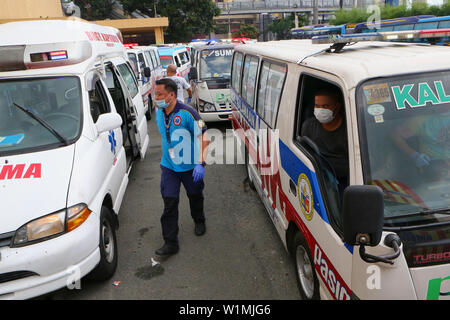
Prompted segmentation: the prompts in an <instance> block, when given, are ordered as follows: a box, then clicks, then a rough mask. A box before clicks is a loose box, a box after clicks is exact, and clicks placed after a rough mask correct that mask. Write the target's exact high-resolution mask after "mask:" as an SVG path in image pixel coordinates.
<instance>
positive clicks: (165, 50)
mask: <svg viewBox="0 0 450 320" xmlns="http://www.w3.org/2000/svg"><path fill="white" fill-rule="evenodd" d="M158 52H159V55H160V57H161V62H162V65H163V68H164V71H163V72H164V76H166V75H167V66H169V65H171V64H174V65H176V66H177V74H176V75H177V76H178V77H183V78H185V79H186V80H188V75H189V71H190V70H191V59H190V57H189V53H188V51H187V48H186V46H178V45H167V46H158Z"/></svg>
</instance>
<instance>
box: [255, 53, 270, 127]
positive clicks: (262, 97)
mask: <svg viewBox="0 0 450 320" xmlns="http://www.w3.org/2000/svg"><path fill="white" fill-rule="evenodd" d="M269 71H270V63H268V62H267V61H264V62H263V64H262V68H261V75H260V76H259V90H258V103H257V108H256V110H257V112H258V114H259V116H260V117H261V118H263V119H264V118H265V109H266V108H265V107H264V106H265V104H266V94H267V91H266V90H267V80H268V79H269Z"/></svg>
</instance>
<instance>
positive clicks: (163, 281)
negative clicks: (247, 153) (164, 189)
mask: <svg viewBox="0 0 450 320" xmlns="http://www.w3.org/2000/svg"><path fill="white" fill-rule="evenodd" d="M154 116H155V115H154V114H153V117H154ZM208 127H209V128H216V129H220V130H221V131H222V132H223V133H224V134H226V129H231V126H230V124H228V123H227V124H226V123H218V124H209V125H208ZM149 134H150V146H149V150H148V152H147V155H146V158H145V160H143V161H138V162H136V163H135V164H134V167H133V169H132V171H131V173H130V181H129V185H128V189H127V191H126V194H125V197H124V200H123V203H122V207H121V210H120V212H119V221H120V228H119V230H118V231H117V238H118V249H119V263H118V268H117V271H116V273H115V276H114V277H113V278H112V279H110V280H108V281H106V282H103V283H96V282H92V281H89V280H85V279H82V280H81V289H79V290H77V289H73V290H69V289H61V290H59V291H57V292H55V293H52V294H50V295H47V296H44V297H41V298H44V299H84V300H88V299H89V300H91V299H102V300H110V299H111V300H117V299H125V300H128V299H138V300H141V299H151V300H153V299H164V300H165V299H167V300H179V299H192V300H210V299H214V300H216V299H219V300H241V299H245V300H262V299H268V300H272V299H273V300H279V299H300V295H299V292H298V288H297V283H296V278H295V270H294V267H293V265H292V261H291V258H290V257H289V255H288V253H287V252H286V251H285V249H284V247H283V244H282V242H281V239H280V238H279V236H278V234H277V232H276V230H275V227H274V226H273V224H272V221H271V220H270V218H269V216H268V214H267V213H266V211H265V208H264V207H263V204H262V203H261V201H260V199H259V197H258V195H257V194H256V192H255V191H252V190H251V189H249V188H248V186H247V185H246V184H245V183H244V178H245V175H246V174H245V168H244V165H242V164H228V165H225V164H224V165H218V164H216V165H211V166H207V168H206V174H205V184H206V188H205V192H204V194H205V214H206V219H207V221H206V225H207V232H206V234H205V235H204V236H202V237H197V236H195V235H194V223H193V221H192V218H191V216H190V213H189V203H188V199H187V196H186V194H185V191H184V188H183V187H182V191H181V198H180V206H179V211H180V219H179V225H180V233H179V240H180V251H179V253H178V254H176V255H174V256H171V257H169V258H160V257H159V256H157V255H155V253H154V251H155V250H156V249H158V248H159V247H161V246H162V244H163V239H162V235H161V224H160V216H161V214H162V210H163V201H162V198H161V194H160V190H159V184H160V172H161V171H160V167H159V161H160V157H161V148H160V140H161V137H160V135H159V132H158V131H157V128H156V124H155V121H154V119H153V120H151V121H150V122H149ZM228 134H230V132H229V131H228ZM152 259H153V260H152ZM117 282H119V283H117Z"/></svg>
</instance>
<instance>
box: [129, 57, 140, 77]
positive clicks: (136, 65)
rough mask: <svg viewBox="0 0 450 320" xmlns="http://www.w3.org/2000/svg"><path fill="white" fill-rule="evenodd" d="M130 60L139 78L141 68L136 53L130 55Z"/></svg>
mask: <svg viewBox="0 0 450 320" xmlns="http://www.w3.org/2000/svg"><path fill="white" fill-rule="evenodd" d="M128 59H129V60H130V62H131V67H132V68H133V71H134V75H135V76H136V78H139V68H138V62H137V58H136V55H135V54H134V53H128Z"/></svg>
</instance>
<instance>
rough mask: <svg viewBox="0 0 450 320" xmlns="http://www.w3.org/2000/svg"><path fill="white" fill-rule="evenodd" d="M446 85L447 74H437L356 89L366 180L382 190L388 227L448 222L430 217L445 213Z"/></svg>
mask: <svg viewBox="0 0 450 320" xmlns="http://www.w3.org/2000/svg"><path fill="white" fill-rule="evenodd" d="M449 82H450V73H449V72H436V73H428V74H420V75H415V76H414V77H411V76H401V77H392V78H387V79H386V78H384V79H380V80H372V81H367V82H365V83H363V84H362V85H360V86H359V88H358V92H357V102H358V111H359V119H358V120H359V126H360V128H361V129H362V134H361V137H360V139H361V146H362V160H363V173H364V182H365V183H366V184H372V185H377V186H379V187H380V188H381V189H382V190H383V192H384V197H385V198H384V206H385V221H386V223H387V224H388V225H391V226H397V227H398V226H409V225H420V224H429V223H436V222H450V216H448V215H440V214H437V213H436V214H432V213H433V212H435V211H439V210H440V209H445V208H447V211H448V201H449V200H448V199H449V193H448V190H449V188H450V99H449V96H448V95H446V93H448V92H449V89H448V83H449ZM418 213H422V214H420V215H419V214H418ZM427 213H428V214H427Z"/></svg>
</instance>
